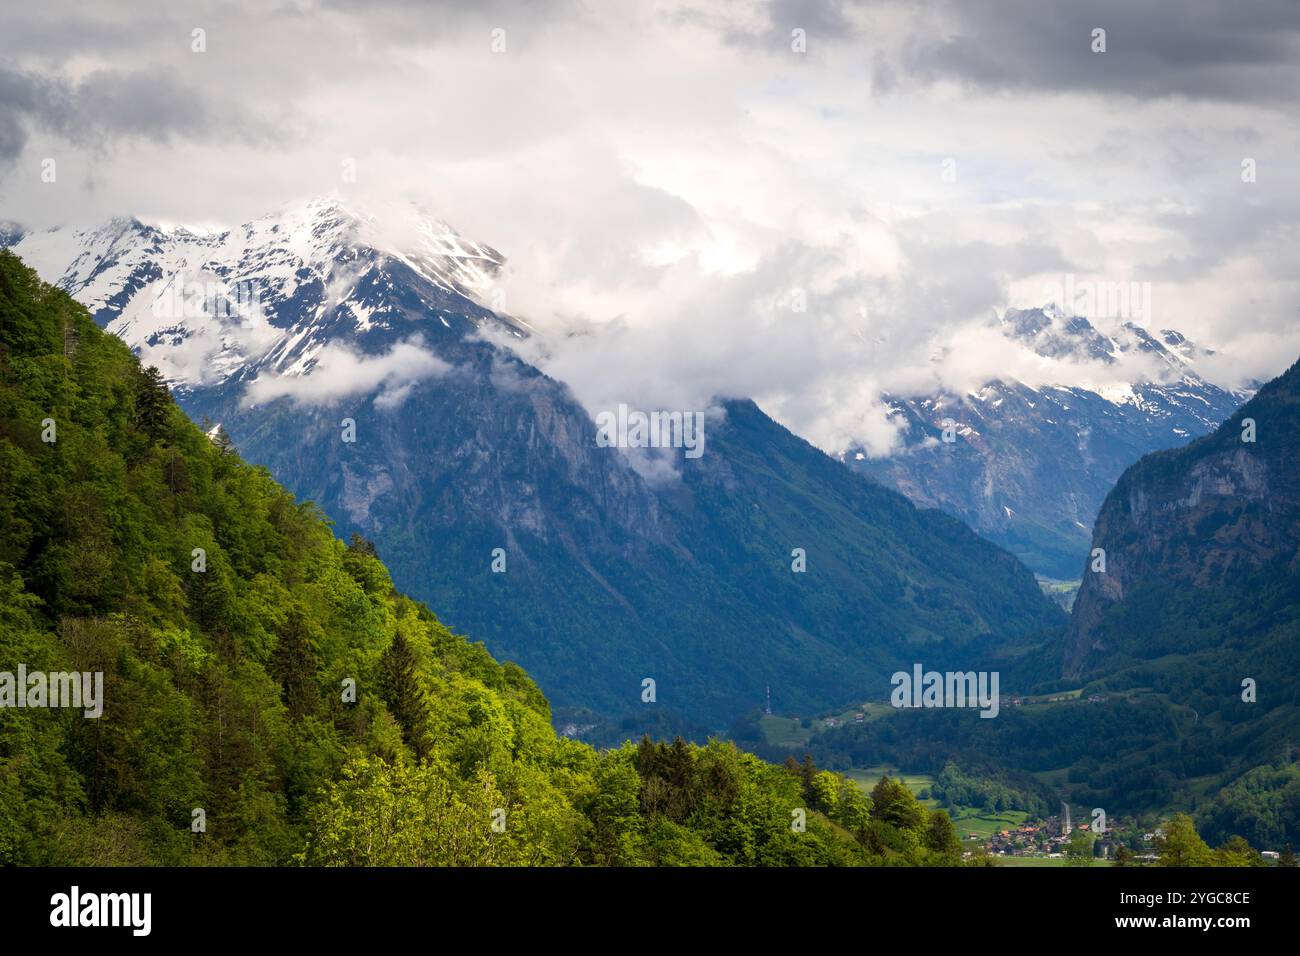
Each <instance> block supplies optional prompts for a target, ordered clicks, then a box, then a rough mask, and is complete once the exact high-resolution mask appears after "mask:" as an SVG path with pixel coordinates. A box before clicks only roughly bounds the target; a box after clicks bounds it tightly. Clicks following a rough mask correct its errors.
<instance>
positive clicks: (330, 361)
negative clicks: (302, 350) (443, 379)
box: [244, 336, 452, 409]
mask: <svg viewBox="0 0 1300 956" xmlns="http://www.w3.org/2000/svg"><path fill="white" fill-rule="evenodd" d="M451 368H452V366H451V365H450V364H448V363H447V362H445V361H443V360H442V359H440V358H438V356H436V355H434V354H433V353H432V352H431V351H429V349H428V348H427V347H426V346H425V344H424V340H423V339H422V338H421V337H419V336H412V337H411V338H410V339H407V340H406V341H405V342H401V343H398V344H397V345H394V346H393V347H392V349H390V350H389V351H388V352H385V353H382V354H379V355H365V354H362V353H361V352H358V351H355V350H353V349H350V348H347V347H345V346H343V345H339V344H337V343H332V344H329V345H325V346H323V347H322V348H321V350H320V351H319V352H318V353H317V354H316V356H315V360H314V362H313V364H312V366H311V368H310V369H309V370H308V371H307V372H304V373H303V374H300V375H299V374H292V375H284V374H269V373H266V372H263V373H262V374H260V375H258V377H257V378H255V379H254V380H253V381H252V382H250V383H249V384H248V386H247V388H246V389H245V392H244V400H245V402H246V403H248V404H264V403H266V402H270V401H274V400H276V399H278V398H288V399H290V400H291V401H292V402H294V403H295V404H298V405H328V404H332V403H334V402H336V401H338V400H339V399H343V398H349V397H351V396H354V395H370V394H373V395H374V396H375V398H374V403H375V407H376V408H381V409H384V408H395V407H397V406H398V405H401V404H402V402H404V401H405V400H406V398H407V396H408V395H409V394H410V393H411V391H412V389H414V388H415V387H416V386H417V385H419V383H420V382H423V381H426V380H428V379H432V378H438V377H440V376H443V375H445V374H447V372H449V371H451Z"/></svg>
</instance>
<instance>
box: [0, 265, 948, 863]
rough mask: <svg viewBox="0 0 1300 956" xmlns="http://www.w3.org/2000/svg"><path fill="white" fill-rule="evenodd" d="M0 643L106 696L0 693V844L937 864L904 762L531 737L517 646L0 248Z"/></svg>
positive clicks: (116, 850)
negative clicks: (250, 451)
mask: <svg viewBox="0 0 1300 956" xmlns="http://www.w3.org/2000/svg"><path fill="white" fill-rule="evenodd" d="M20 667H22V668H24V669H25V670H26V672H28V673H31V672H35V671H42V672H60V671H81V672H102V674H103V700H102V703H103V712H102V715H101V716H99V717H97V718H95V717H87V716H84V715H83V712H82V711H81V710H73V709H68V708H57V709H56V708H50V707H25V708H18V707H15V706H13V705H12V703H11V702H6V701H4V699H3V697H0V703H5V704H6V706H3V707H0V863H10V864H12V863H18V864H45V865H62V864H68V865H81V864H125V865H130V864H153V863H163V864H291V863H306V864H343V865H387V864H411V865H425V864H433V865H437V864H468V865H478V864H527V865H532V864H540V865H546V864H598V865H599V864H615V865H618V864H664V865H668V864H693V863H694V864H745V865H818V864H871V863H886V862H889V863H914V864H919V863H947V864H950V863H955V862H959V859H960V854H959V851H958V848H957V842H956V836H955V833H954V832H953V829H952V825H951V822H950V821H949V820H948V818H947V816H946V815H945V814H943V813H930V812H929V811H927V810H926V809H925V808H924V807H922V806H921V805H920V804H918V803H917V802H916V801H915V800H914V799H913V798H912V797H911V794H910V792H909V791H908V790H907V788H906V787H903V786H902V785H901V783H896V782H892V781H888V780H882V782H881V783H880V784H879V785H878V786H877V788H876V791H875V792H874V794H873V795H872V797H868V796H867V795H865V794H863V793H862V792H861V791H859V790H858V789H857V788H856V786H855V785H854V784H851V783H850V782H849V781H847V780H845V779H844V778H842V777H838V776H835V775H833V774H830V773H827V772H824V771H819V770H817V769H816V768H815V767H814V766H812V765H811V764H810V763H808V764H805V765H802V766H793V765H792V766H789V767H781V766H772V765H769V764H765V763H763V762H762V761H760V760H758V759H757V758H755V757H753V756H750V755H747V754H742V753H741V752H739V751H738V750H736V749H735V748H734V747H733V746H731V745H729V744H724V743H718V742H714V743H711V744H709V745H708V746H705V747H697V746H693V745H690V744H685V743H682V742H681V741H680V740H679V741H677V742H676V743H674V744H672V745H666V744H654V743H650V742H648V741H643V743H642V744H641V745H640V746H639V747H638V746H635V745H632V744H627V745H625V746H623V747H622V748H619V749H617V750H611V751H605V752H598V751H596V750H593V749H591V748H590V747H587V746H586V745H583V744H579V743H576V742H573V741H570V740H566V739H564V738H561V737H557V736H556V734H555V733H554V731H553V729H552V727H551V723H550V713H549V705H548V703H547V701H546V700H545V698H544V697H543V696H542V694H541V693H540V692H539V691H538V689H537V687H536V686H535V685H534V684H533V682H532V681H531V680H530V679H529V677H528V676H527V675H526V674H525V673H524V672H523V671H522V670H521V669H520V668H519V667H517V666H515V665H513V664H509V663H506V664H499V663H497V662H496V661H494V660H493V659H492V658H491V656H490V655H489V654H488V653H487V652H486V650H484V648H483V647H482V645H480V644H474V643H470V642H468V641H466V640H465V639H463V638H461V637H459V636H457V635H454V634H452V633H451V632H450V631H449V630H448V629H447V628H445V627H444V626H443V625H442V624H440V623H439V621H438V619H437V618H436V617H435V616H434V614H433V613H432V612H431V611H430V610H429V609H428V608H426V607H424V606H423V605H421V604H419V603H417V602H415V601H412V600H410V599H409V598H407V597H405V596H403V595H402V594H400V593H398V592H397V591H396V590H395V589H394V587H393V585H392V582H391V580H390V578H389V575H388V572H387V571H386V569H385V567H384V565H383V564H382V563H381V562H380V560H378V557H377V556H376V554H375V553H374V548H373V547H372V546H371V545H370V544H369V543H368V542H367V541H365V540H364V539H362V538H355V537H354V538H353V540H352V542H351V543H350V544H348V545H345V544H344V543H343V542H341V541H339V540H337V539H336V538H335V537H334V535H333V533H332V531H331V529H330V526H329V525H328V524H327V522H325V521H324V520H323V519H322V517H321V516H320V514H319V513H318V512H317V511H316V509H315V508H314V507H313V506H312V505H311V504H308V503H301V502H297V501H295V500H294V498H293V497H292V496H291V495H289V494H288V493H287V492H285V491H284V490H283V489H282V488H280V487H279V486H278V485H277V484H276V483H275V482H274V481H273V480H272V479H271V477H270V475H269V474H268V473H267V472H266V471H265V470H264V469H259V468H253V467H250V466H249V465H247V464H245V463H243V462H242V461H241V460H240V458H239V456H238V454H237V453H236V452H235V451H234V449H233V448H232V447H231V446H230V444H229V442H228V441H227V440H225V439H224V437H223V436H222V435H220V434H218V435H216V436H215V438H209V437H208V436H206V435H204V434H203V432H202V431H200V430H199V429H198V428H197V427H195V426H194V425H193V424H192V423H191V422H189V420H188V419H187V418H186V417H185V415H184V414H182V412H181V411H180V410H179V409H178V408H177V407H176V406H175V405H174V404H173V403H172V401H171V399H170V396H169V395H168V393H167V390H166V388H165V387H164V386H163V385H162V384H161V382H160V380H159V377H158V375H157V373H156V372H155V371H154V370H152V369H150V370H144V369H141V368H140V366H139V364H138V363H137V361H136V360H135V358H134V357H133V356H132V354H131V352H130V350H129V349H128V348H127V346H126V345H124V344H123V343H122V342H121V341H119V340H118V339H116V338H115V337H113V336H111V335H108V334H106V333H104V332H102V331H101V330H100V329H99V328H98V327H97V326H96V325H95V323H94V322H93V321H92V320H91V319H90V317H89V315H88V314H87V312H86V311H85V309H84V308H82V307H81V306H79V305H77V304H76V303H75V302H74V301H73V300H72V299H70V298H69V297H68V296H67V295H65V294H64V293H63V292H61V291H58V290H55V289H53V288H52V287H50V286H48V285H45V284H43V283H42V282H40V280H39V279H38V278H37V277H36V275H35V274H34V273H33V272H32V271H31V270H29V269H27V268H26V267H25V266H24V265H23V264H22V263H21V262H20V261H19V260H18V259H17V258H16V257H15V256H13V255H12V254H10V253H7V252H0V674H2V673H8V674H15V673H17V672H18V670H19V668H20ZM10 689H11V690H12V686H11V688H10ZM803 818H806V826H801V825H800V822H801V820H802V819H803Z"/></svg>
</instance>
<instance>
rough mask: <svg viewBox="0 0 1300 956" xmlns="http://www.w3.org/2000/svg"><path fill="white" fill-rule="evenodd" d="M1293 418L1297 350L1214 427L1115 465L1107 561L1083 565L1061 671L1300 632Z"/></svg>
mask: <svg viewBox="0 0 1300 956" xmlns="http://www.w3.org/2000/svg"><path fill="white" fill-rule="evenodd" d="M1248 421H1249V422H1250V423H1253V433H1254V438H1255V440H1254V441H1245V440H1243V439H1244V438H1246V437H1250V434H1249V431H1250V429H1249V427H1248V426H1247V425H1246V423H1247V422H1248ZM1298 428H1300V364H1297V365H1293V366H1292V367H1291V368H1290V369H1288V370H1287V371H1286V372H1285V373H1284V374H1283V375H1282V376H1280V377H1279V378H1277V379H1275V380H1273V381H1272V382H1269V383H1268V384H1267V385H1265V386H1264V387H1263V388H1261V389H1260V391H1259V393H1258V394H1257V395H1256V396H1255V397H1254V398H1253V399H1251V400H1250V401H1249V402H1247V403H1246V404H1245V405H1244V406H1243V407H1242V408H1241V409H1240V410H1239V411H1238V412H1237V413H1236V414H1235V415H1233V416H1232V418H1230V419H1229V420H1228V421H1227V422H1225V423H1224V425H1223V426H1222V427H1221V428H1219V429H1218V430H1217V431H1216V432H1214V434H1212V435H1209V436H1206V437H1205V438H1202V439H1200V440H1198V441H1196V442H1193V443H1192V444H1191V445H1189V446H1188V447H1186V448H1182V449H1176V450H1172V451H1166V452H1161V453H1158V454H1155V455H1150V456H1147V457H1146V458H1144V459H1142V461H1140V462H1138V463H1137V464H1136V465H1134V466H1133V467H1132V468H1130V469H1128V470H1127V471H1126V472H1125V473H1124V475H1123V476H1122V477H1121V478H1120V480H1119V482H1118V483H1117V484H1116V486H1115V488H1114V490H1113V491H1112V492H1111V493H1110V495H1108V496H1107V498H1106V502H1105V504H1104V505H1103V507H1102V509H1101V513H1100V515H1098V518H1097V526H1096V528H1095V530H1094V532H1093V541H1092V544H1093V547H1094V548H1102V549H1104V550H1105V555H1106V569H1105V572H1104V573H1089V574H1086V575H1085V576H1084V581H1083V585H1082V587H1081V588H1080V591H1079V597H1078V600H1077V601H1076V603H1075V607H1074V614H1073V616H1072V618H1071V623H1070V633H1069V638H1068V642H1067V649H1066V656H1065V661H1064V671H1065V673H1066V674H1067V675H1074V674H1080V673H1095V672H1099V671H1109V670H1114V669H1116V668H1119V667H1123V666H1125V665H1127V664H1130V663H1132V662H1134V661H1149V660H1151V659H1153V658H1158V657H1161V656H1164V655H1174V654H1176V655H1180V656H1187V655H1194V654H1196V653H1198V652H1202V651H1205V652H1210V653H1218V652H1220V651H1222V650H1223V649H1225V648H1235V649H1237V650H1240V651H1241V652H1243V653H1245V652H1247V651H1249V652H1250V657H1249V659H1250V660H1258V661H1259V663H1260V664H1261V665H1262V664H1263V659H1262V657H1259V656H1258V655H1259V646H1258V644H1259V642H1260V641H1261V640H1262V641H1265V642H1268V643H1271V642H1273V641H1275V640H1281V641H1283V643H1284V644H1285V645H1286V646H1292V647H1293V645H1294V644H1295V642H1296V641H1297V640H1300V631H1297V630H1296V622H1297V620H1300V443H1298V442H1297V440H1296V434H1297V429H1298ZM1293 649H1294V647H1293ZM1241 666H1242V667H1244V666H1246V665H1245V662H1243V663H1242V665H1241ZM1238 669H1240V668H1238ZM1273 669H1274V668H1273V667H1272V666H1270V667H1269V670H1270V671H1272V670H1273ZM1243 676H1249V671H1243ZM1292 683H1293V682H1292ZM1280 690H1282V688H1275V689H1274V692H1277V691H1280Z"/></svg>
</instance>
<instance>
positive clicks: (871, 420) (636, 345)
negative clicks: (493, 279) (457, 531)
mask: <svg viewBox="0 0 1300 956" xmlns="http://www.w3.org/2000/svg"><path fill="white" fill-rule="evenodd" d="M0 26H2V27H3V29H0V219H11V220H14V221H17V222H19V223H21V224H23V225H24V226H27V227H44V226H51V225H56V224H70V223H88V222H94V221H97V220H101V219H103V218H106V217H108V216H111V215H134V216H137V217H139V218H141V219H145V220H148V221H162V222H168V223H186V224H192V225H205V226H223V225H226V226H228V225H233V224H237V223H239V222H242V221H245V220H247V219H250V218H253V217H255V216H258V215H262V214H264V213H266V212H268V211H269V210H272V209H274V208H276V207H277V206H279V205H280V204H282V203H284V202H286V201H290V200H294V199H298V198H301V197H304V196H307V195H313V194H340V195H343V196H347V197H352V198H356V199H357V200H358V201H363V200H365V199H366V198H367V197H375V198H388V197H394V196H398V197H409V198H416V199H419V200H420V201H422V202H424V203H427V204H429V205H430V206H432V207H433V208H435V209H437V210H438V211H439V212H440V214H441V215H442V216H443V217H444V218H446V219H447V220H448V221H449V222H450V223H452V224H453V225H454V226H455V227H456V228H457V229H459V230H460V231H461V232H463V233H464V234H466V235H468V236H471V237H472V238H474V239H477V240H480V241H482V242H486V243H488V244H490V245H492V246H494V247H495V248H497V249H499V250H500V251H501V252H502V253H503V254H504V255H505V256H506V257H507V259H508V273H507V275H506V277H505V281H504V283H503V287H504V289H505V292H506V296H507V298H506V308H507V309H508V311H510V312H512V313H515V314H518V315H521V316H525V317H527V318H528V319H529V321H530V322H532V323H533V324H534V325H535V326H537V327H539V328H541V329H542V330H543V331H544V332H545V334H544V335H543V336H541V337H539V338H538V339H537V340H536V341H535V342H533V343H531V344H530V345H529V346H528V349H529V352H530V357H532V358H533V359H534V360H535V361H537V362H539V363H540V364H543V365H544V366H545V367H546V368H547V369H548V370H549V371H552V372H553V373H554V374H556V375H557V377H560V378H562V379H564V380H566V381H569V382H570V383H571V384H572V385H573V386H574V388H575V390H577V391H578V393H579V395H580V397H582V398H584V400H586V401H587V402H588V403H589V405H599V404H602V403H605V402H608V401H609V400H611V399H614V398H622V397H624V396H626V395H627V394H629V392H632V393H635V395H636V397H637V398H638V399H639V400H641V401H643V402H645V403H648V404H649V403H653V404H657V405H670V406H674V407H699V406H700V405H701V404H702V403H704V402H707V400H708V398H709V397H710V396H712V395H718V394H723V395H730V394H736V395H741V394H743V395H754V396H756V397H758V398H759V399H760V402H761V403H762V404H764V407H766V408H768V410H769V411H772V412H773V413H774V414H776V415H777V417H778V418H780V419H781V420H782V421H784V422H785V423H787V424H789V425H791V427H793V428H795V429H796V430H797V431H799V432H800V433H802V434H805V435H806V436H808V437H810V438H812V439H813V440H815V441H817V442H818V443H819V444H821V445H822V446H823V447H827V448H828V449H833V448H837V447H843V446H844V445H846V444H848V443H850V442H856V441H866V442H868V443H876V444H879V443H887V441H888V431H889V430H888V428H887V427H886V425H885V424H884V419H883V416H882V414H881V413H880V409H879V407H878V405H877V404H876V399H875V397H876V395H877V394H878V392H879V391H880V389H882V388H891V389H896V390H900V389H909V390H924V389H927V388H929V387H932V386H933V385H934V384H935V383H936V382H942V383H943V384H946V385H948V386H951V387H954V388H965V387H972V386H974V385H977V384H979V382H980V381H981V380H982V379H983V378H986V377H988V376H989V375H992V374H1008V373H1012V374H1017V375H1019V376H1021V377H1023V378H1025V379H1026V380H1030V381H1033V380H1034V379H1035V378H1039V379H1041V380H1043V381H1048V380H1053V379H1061V378H1068V377H1069V376H1070V375H1071V374H1077V375H1078V376H1082V377H1088V376H1091V375H1092V374H1093V373H1092V371H1090V370H1070V369H1064V370H1063V369H1061V368H1045V367H1044V366H1043V364H1042V363H1041V362H1040V361H1038V360H1036V359H1034V358H1032V357H1031V356H1028V355H1021V354H1015V353H1009V352H1008V351H1007V349H1006V347H1005V344H1004V343H1001V342H1000V341H999V340H998V339H997V338H996V337H995V336H993V335H991V334H990V333H989V331H988V323H989V321H990V317H991V316H993V315H994V314H995V313H996V312H999V311H1001V310H1003V309H1004V308H1006V307H1007V306H1027V305H1040V304H1043V302H1044V301H1045V300H1046V299H1047V298H1048V294H1047V290H1048V289H1050V288H1051V287H1052V286H1054V285H1055V286H1059V285H1061V284H1062V283H1063V281H1064V277H1065V276H1067V275H1073V276H1074V277H1075V279H1076V281H1079V282H1089V281H1091V282H1097V283H1128V282H1137V283H1149V284H1150V289H1151V300H1150V314H1149V315H1139V316H1136V318H1137V319H1138V320H1139V321H1140V322H1141V324H1144V325H1147V326H1149V327H1152V328H1155V329H1160V328H1171V327H1172V328H1178V329H1180V330H1182V331H1183V332H1185V333H1186V334H1187V335H1189V336H1190V337H1192V338H1193V339H1196V340H1198V341H1200V342H1202V343H1204V344H1206V345H1211V346H1213V347H1215V348H1217V349H1219V350H1220V352H1221V356H1220V361H1219V362H1218V363H1217V364H1215V365H1214V366H1213V368H1212V371H1213V373H1214V375H1215V376H1216V377H1218V378H1219V380H1220V381H1222V382H1224V383H1225V384H1233V383H1235V382H1236V381H1239V380H1241V379H1243V378H1246V377H1254V376H1259V377H1267V376H1272V375H1274V374H1277V373H1278V372H1280V371H1281V370H1282V369H1283V368H1285V367H1286V366H1287V365H1289V364H1290V363H1291V362H1292V361H1294V360H1295V359H1296V357H1297V356H1298V355H1300V286H1298V284H1297V269H1296V264H1297V262H1300V257H1298V255H1297V254H1298V253H1300V162H1298V161H1297V160H1298V158H1300V141H1298V140H1300V126H1298V124H1297V106H1296V96H1295V92H1296V91H1297V90H1300V4H1298V3H1296V2H1294V0H1265V2H1257V3H1256V2H1234V3H1216V2H1206V0H1176V2H1175V0H1171V2H1168V3H1163V2H1160V3H1157V2H1150V3H1132V2H1131V0H1113V2H1112V0H1105V2H1097V3H1088V2H1065V0H1061V2H1054V0H990V2H982V3H951V4H950V3H944V2H934V3H921V2H910V3H875V2H862V3H850V2H845V3H834V2H825V3H817V2H808V0H770V2H765V0H745V2H724V0H714V2H702V0H701V2H663V3H654V2H645V3H634V2H608V0H606V2H588V3H583V2H530V3H527V4H525V3H522V2H502V0H489V2H482V3H473V4H468V3H447V4H431V3H416V2H409V3H407V2H395V0H388V2H385V0H377V2H376V0H371V2H367V3H357V4H353V3H344V2H286V3H269V2H268V3H186V4H181V3H174V2H165V0H160V2H133V3H112V2H101V3H95V4H84V3H63V2H59V0H45V2H42V3H40V4H25V5H21V6H20V7H16V6H15V5H9V6H8V7H7V8H6V9H5V11H4V12H3V14H0ZM1098 30H1103V31H1104V47H1105V49H1104V52H1099V51H1095V48H1096V47H1098V46H1100V40H1099V36H1100V35H1099V34H1098V33H1097V32H1096V31H1098ZM195 31H202V33H201V34H196V33H195ZM196 36H198V37H199V38H201V41H202V42H201V43H200V42H199V41H198V40H196ZM196 46H203V47H204V49H203V50H202V52H196V50H195V47H196ZM47 159H54V160H55V161H56V163H57V167H56V168H57V179H56V181H55V182H54V183H46V182H43V181H42V178H41V172H42V168H43V167H42V164H43V162H44V161H45V160H47ZM349 163H350V164H351V165H352V167H353V168H355V171H356V181H355V182H344V181H343V175H342V171H343V169H344V166H345V164H349ZM1246 170H1249V172H1247V171H1246ZM1120 318H1123V317H1116V316H1099V317H1098V321H1097V324H1099V325H1102V326H1105V325H1106V322H1107V321H1115V320H1118V319H1120Z"/></svg>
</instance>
